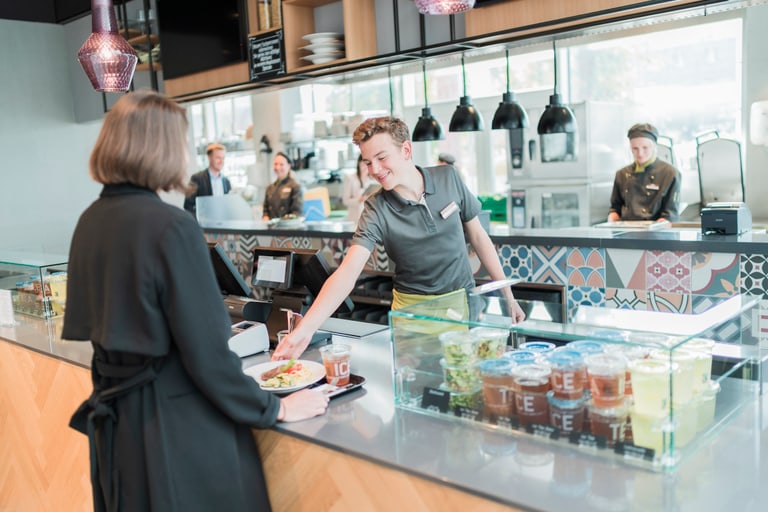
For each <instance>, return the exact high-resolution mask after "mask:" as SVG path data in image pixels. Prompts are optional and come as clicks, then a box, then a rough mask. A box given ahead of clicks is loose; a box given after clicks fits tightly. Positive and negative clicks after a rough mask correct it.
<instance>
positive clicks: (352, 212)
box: [341, 155, 378, 222]
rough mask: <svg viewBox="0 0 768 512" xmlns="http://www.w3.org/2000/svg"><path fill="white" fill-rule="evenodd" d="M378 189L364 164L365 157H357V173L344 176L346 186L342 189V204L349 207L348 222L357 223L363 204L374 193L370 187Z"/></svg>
mask: <svg viewBox="0 0 768 512" xmlns="http://www.w3.org/2000/svg"><path fill="white" fill-rule="evenodd" d="M371 186H373V187H372V188H373V189H378V187H377V184H376V181H374V180H373V178H371V175H370V174H368V166H367V165H365V162H363V155H358V157H357V172H356V173H355V174H348V175H346V176H344V185H343V187H342V193H341V202H342V203H344V206H346V207H347V220H351V221H353V222H357V219H359V218H360V214H361V213H363V204H364V203H365V200H366V199H368V198H369V197H370V196H371V195H372V194H373V192H375V191H376V190H373V192H372V191H371V190H369V187H371Z"/></svg>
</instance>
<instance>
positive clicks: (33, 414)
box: [0, 340, 93, 512]
mask: <svg viewBox="0 0 768 512" xmlns="http://www.w3.org/2000/svg"><path fill="white" fill-rule="evenodd" d="M90 392H91V380H90V372H89V371H88V370H87V369H85V368H82V367H79V366H75V365H73V364H70V363H66V362H64V361H60V360H58V359H55V358H53V357H49V356H45V355H43V354H39V353H37V352H34V351H32V350H29V349H25V348H22V347H19V346H17V345H14V344H12V343H8V342H6V341H2V340H0V510H2V511H9V512H11V511H12V512H39V511H48V510H56V511H63V512H66V511H77V512H81V511H88V510H92V509H93V506H92V502H91V482H90V466H89V462H88V439H87V438H86V437H85V436H84V435H82V434H80V433H79V432H76V431H75V430H72V429H71V428H69V426H68V423H69V418H70V416H71V415H72V413H73V412H74V411H75V409H77V407H78V406H79V405H80V403H81V402H82V401H83V400H84V399H85V398H86V397H87V396H88V395H89V394H90Z"/></svg>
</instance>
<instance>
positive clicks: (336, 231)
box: [201, 220, 768, 254]
mask: <svg viewBox="0 0 768 512" xmlns="http://www.w3.org/2000/svg"><path fill="white" fill-rule="evenodd" d="M353 226H354V225H353V224H352V223H351V222H347V221H334V220H328V221H311V222H306V223H304V225H302V226H298V227H291V228H280V227H270V226H269V225H268V224H267V223H266V222H261V221H222V222H215V223H209V224H202V225H201V227H202V228H203V230H204V231H205V232H207V233H242V234H256V235H260V234H268V235H272V236H296V235H297V234H298V233H300V234H301V235H303V236H308V237H333V238H342V239H347V238H352V235H353V234H354V227H353ZM489 234H490V236H491V239H492V240H493V241H494V243H496V244H497V245H500V244H512V245H547V246H566V247H598V248H605V249H651V250H661V251H664V250H669V251H691V252H693V251H701V252H730V253H744V254H765V253H768V234H767V233H766V230H765V229H762V228H759V229H753V230H752V231H748V232H746V233H743V234H741V235H703V234H702V233H701V229H700V228H699V227H670V228H666V229H658V230H638V229H626V228H617V229H612V228H598V227H572V228H559V229H548V228H526V229H514V228H510V227H509V226H508V225H506V224H496V223H494V224H491V226H490V232H489Z"/></svg>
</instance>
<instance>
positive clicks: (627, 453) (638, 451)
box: [613, 443, 655, 462]
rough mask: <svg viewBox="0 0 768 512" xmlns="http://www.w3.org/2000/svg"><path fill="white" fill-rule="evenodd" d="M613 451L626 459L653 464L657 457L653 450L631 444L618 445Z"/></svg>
mask: <svg viewBox="0 0 768 512" xmlns="http://www.w3.org/2000/svg"><path fill="white" fill-rule="evenodd" d="M613 450H614V451H615V452H616V453H617V454H618V455H623V456H624V458H625V459H641V460H647V461H651V462H652V461H653V457H654V456H655V452H654V450H653V448H643V447H642V446H636V445H634V444H630V443H616V446H615V447H614V449H613Z"/></svg>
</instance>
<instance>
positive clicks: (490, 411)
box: [389, 283, 765, 470]
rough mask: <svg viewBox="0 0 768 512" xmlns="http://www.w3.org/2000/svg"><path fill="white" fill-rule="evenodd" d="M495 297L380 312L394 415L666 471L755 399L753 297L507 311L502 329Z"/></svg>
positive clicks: (502, 309)
mask: <svg viewBox="0 0 768 512" xmlns="http://www.w3.org/2000/svg"><path fill="white" fill-rule="evenodd" d="M500 285H506V284H504V283H490V284H489V285H484V286H482V287H478V288H476V289H474V290H472V291H470V292H465V291H461V292H456V293H454V294H450V295H447V296H441V297H439V298H437V299H434V300H430V301H427V302H423V303H420V304H416V305H412V306H409V307H405V308H403V309H400V310H395V311H392V312H390V318H389V319H390V326H391V332H392V341H393V358H394V386H395V403H396V406H397V407H400V408H404V409H409V410H413V411H418V412H421V413H424V414H429V415H435V416H439V417H443V418H445V419H446V420H448V421H469V422H474V423H475V424H476V425H477V426H478V428H485V429H493V430H497V431H502V432H505V433H508V434H509V435H534V436H537V438H541V439H545V440H547V442H552V443H560V444H563V445H567V446H571V447H573V449H574V450H581V451H587V452H589V453H590V454H592V455H599V456H603V457H608V458H615V459H617V460H621V461H625V462H628V463H632V464H639V465H641V466H645V467H648V468H651V469H654V470H669V469H673V468H674V467H675V466H676V465H677V464H678V463H679V462H680V461H681V460H683V459H684V458H685V457H686V455H687V454H689V453H692V452H693V451H694V450H695V449H696V447H697V445H699V444H700V443H701V442H702V441H703V440H704V439H705V438H707V437H708V436H710V435H712V434H713V433H715V432H717V431H719V429H720V428H721V427H722V426H723V425H725V424H726V423H727V422H729V421H730V419H732V418H733V417H735V415H737V414H739V411H740V409H741V408H742V407H743V406H745V405H747V404H749V403H751V402H752V401H753V400H755V399H756V397H757V396H758V395H760V394H762V377H761V372H760V367H761V364H762V362H763V360H764V358H765V356H764V355H763V352H765V351H764V350H763V351H762V352H761V346H760V339H759V334H758V333H759V329H758V328H757V321H758V318H759V314H758V313H759V301H758V299H756V298H751V297H749V296H741V295H736V296H733V297H731V298H723V299H722V300H719V301H711V302H712V305H711V307H709V308H708V309H707V310H706V311H704V312H700V313H697V314H673V313H664V312H656V311H635V310H624V309H610V308H598V307H592V306H581V307H579V308H578V309H577V310H576V311H575V312H574V313H573V314H572V315H571V317H570V319H569V320H568V321H567V322H564V323H559V322H557V321H554V320H553V319H556V318H557V317H556V315H553V314H552V313H553V312H554V311H556V310H557V309H558V308H560V305H556V304H547V303H545V302H540V301H519V303H520V305H521V306H522V308H523V310H524V311H525V312H526V320H525V321H523V322H521V323H519V324H514V323H513V322H512V320H511V317H510V315H509V310H510V306H511V305H510V304H509V303H508V302H507V300H506V299H504V298H503V297H501V296H500V294H499V292H498V288H499V286H500ZM710 299H711V298H710Z"/></svg>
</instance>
